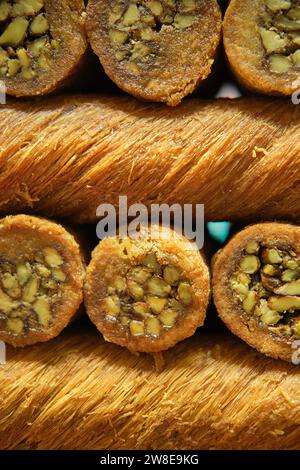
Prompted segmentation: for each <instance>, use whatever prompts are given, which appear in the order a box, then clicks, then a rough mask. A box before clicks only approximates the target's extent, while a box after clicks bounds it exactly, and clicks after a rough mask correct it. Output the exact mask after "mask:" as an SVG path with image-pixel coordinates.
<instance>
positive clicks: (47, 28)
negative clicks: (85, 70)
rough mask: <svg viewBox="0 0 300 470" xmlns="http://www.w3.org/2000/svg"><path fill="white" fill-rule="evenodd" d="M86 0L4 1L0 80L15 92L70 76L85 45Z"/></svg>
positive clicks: (49, 86)
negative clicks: (84, 0)
mask: <svg viewBox="0 0 300 470" xmlns="http://www.w3.org/2000/svg"><path fill="white" fill-rule="evenodd" d="M84 24H85V6H84V2H83V0H68V1H64V0H0V81H2V82H3V83H4V85H5V87H6V92H7V93H8V94H9V95H13V96H34V95H44V94H46V93H49V92H51V91H53V90H55V89H57V88H58V87H59V86H61V85H62V84H64V83H65V82H66V81H67V80H71V79H72V77H73V75H74V73H75V72H76V70H77V69H78V68H79V66H80V65H81V63H82V61H83V59H84V57H85V54H86V50H87V40H86V36H85V31H84Z"/></svg>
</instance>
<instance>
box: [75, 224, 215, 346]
mask: <svg viewBox="0 0 300 470" xmlns="http://www.w3.org/2000/svg"><path fill="white" fill-rule="evenodd" d="M163 233H164V234H165V238H164V239H161V238H157V239H154V238H151V236H150V234H149V232H144V234H143V238H141V239H139V240H135V239H131V238H124V239H119V238H116V237H115V238H114V237H110V238H107V239H104V240H103V241H102V242H101V243H100V244H99V245H98V246H97V247H96V249H95V250H94V252H93V254H92V261H91V263H90V265H89V266H88V269H87V276H86V281H85V295H84V297H85V306H86V309H87V313H88V315H89V317H90V319H91V320H92V322H93V323H94V324H95V325H96V327H97V328H98V330H99V331H100V332H101V333H102V334H103V336H104V338H105V340H107V341H110V342H113V343H116V344H119V345H121V346H125V347H127V348H128V349H129V350H131V351H140V352H149V353H151V352H159V351H163V350H166V349H168V348H170V347H172V346H174V345H175V344H176V343H178V342H179V341H182V340H183V339H185V338H187V337H189V336H192V335H193V334H194V333H195V331H196V329H197V328H198V327H200V326H202V325H203V323H204V319H205V315H206V310H207V306H208V302H209V297H210V278H209V271H208V268H207V266H206V264H205V261H204V259H203V257H202V255H201V254H200V253H199V252H198V251H197V250H195V249H193V248H192V247H191V244H190V242H189V241H188V240H187V239H185V238H183V237H182V236H180V235H178V234H175V232H173V231H169V230H167V229H163Z"/></svg>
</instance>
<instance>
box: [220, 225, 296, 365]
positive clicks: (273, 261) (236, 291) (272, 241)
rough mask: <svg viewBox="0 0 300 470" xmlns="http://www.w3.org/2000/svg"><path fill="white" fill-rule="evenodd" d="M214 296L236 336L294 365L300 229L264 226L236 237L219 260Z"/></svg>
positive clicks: (222, 251) (223, 251)
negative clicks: (292, 362)
mask: <svg viewBox="0 0 300 470" xmlns="http://www.w3.org/2000/svg"><path fill="white" fill-rule="evenodd" d="M213 295H214V302H215V305H216V308H217V310H218V313H219V316H220V317H221V319H222V320H223V321H224V322H225V324H226V325H227V326H228V327H229V329H230V330H231V331H232V332H233V333H234V334H236V335H237V336H239V337H240V338H242V339H243V340H244V341H246V342H247V343H248V344H249V345H250V346H253V347H254V348H256V349H257V350H258V351H261V352H262V353H264V354H266V355H268V356H271V357H274V358H281V359H284V360H286V361H292V354H293V344H294V341H296V340H300V227H298V226H296V225H291V224H287V223H279V222H270V223H260V224H256V225H251V226H249V227H247V228H245V229H244V230H242V231H241V232H239V233H238V234H236V235H235V236H234V237H233V238H232V239H231V240H230V241H229V243H228V244H227V245H226V246H225V248H224V249H222V250H221V251H220V252H219V253H218V254H217V255H216V257H215V260H214V263H213Z"/></svg>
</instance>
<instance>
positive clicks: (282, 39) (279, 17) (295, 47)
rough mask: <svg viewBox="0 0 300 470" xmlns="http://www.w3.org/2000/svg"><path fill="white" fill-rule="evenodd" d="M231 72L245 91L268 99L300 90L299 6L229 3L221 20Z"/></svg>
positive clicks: (274, 1)
mask: <svg viewBox="0 0 300 470" xmlns="http://www.w3.org/2000/svg"><path fill="white" fill-rule="evenodd" d="M223 29H224V45H225V51H226V54H227V57H228V60H229V63H230V65H231V68H232V70H233V72H234V73H235V75H236V76H237V78H238V79H239V80H240V82H241V83H242V84H243V85H245V86H246V87H247V88H249V89H251V90H254V91H256V92H259V93H266V94H270V95H291V94H292V93H294V92H295V91H297V90H299V89H300V3H299V1H297V0H243V1H240V0H231V2H230V5H229V7H228V9H227V11H226V15H225V19H224V27H223Z"/></svg>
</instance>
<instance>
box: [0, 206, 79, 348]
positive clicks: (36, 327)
mask: <svg viewBox="0 0 300 470" xmlns="http://www.w3.org/2000/svg"><path fill="white" fill-rule="evenodd" d="M84 272H85V271H84V265H83V261H82V257H81V252H80V249H79V246H78V244H77V243H76V241H75V239H74V237H73V236H72V235H71V234H70V233H69V232H67V231H66V230H65V229H64V228H63V227H62V226H61V225H58V224H56V223H54V222H50V221H49V220H46V219H42V218H37V217H31V216H28V215H16V216H8V217H6V218H4V219H2V220H1V221H0V339H1V340H3V341H5V342H7V343H9V344H12V345H13V346H26V345H29V344H34V343H37V342H40V341H48V340H49V339H51V338H53V337H55V336H57V335H58V334H59V333H60V332H61V331H62V329H63V328H64V327H65V326H66V325H67V324H68V323H69V322H70V320H71V319H72V318H73V317H74V315H75V314H76V312H77V310H78V308H79V306H80V304H81V303H82V297H83V294H82V288H83V278H84Z"/></svg>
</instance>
